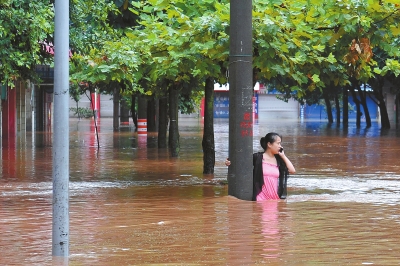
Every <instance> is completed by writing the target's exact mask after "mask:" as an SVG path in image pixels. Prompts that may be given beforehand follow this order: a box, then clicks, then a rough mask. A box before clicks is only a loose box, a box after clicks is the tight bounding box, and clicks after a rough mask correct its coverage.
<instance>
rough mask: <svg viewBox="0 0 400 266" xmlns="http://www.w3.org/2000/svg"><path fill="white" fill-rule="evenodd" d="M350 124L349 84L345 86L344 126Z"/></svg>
mask: <svg viewBox="0 0 400 266" xmlns="http://www.w3.org/2000/svg"><path fill="white" fill-rule="evenodd" d="M348 124H349V94H348V86H344V87H343V127H347V125H348Z"/></svg>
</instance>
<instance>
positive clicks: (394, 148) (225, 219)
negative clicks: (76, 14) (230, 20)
mask: <svg viewBox="0 0 400 266" xmlns="http://www.w3.org/2000/svg"><path fill="white" fill-rule="evenodd" d="M215 122H216V125H215V132H216V134H215V136H216V153H217V154H216V157H217V162H216V168H215V174H214V175H208V176H204V175H203V174H202V151H201V138H202V132H201V130H202V124H201V122H199V121H197V120H193V119H187V120H185V119H182V120H181V121H180V123H181V126H180V130H181V132H180V135H181V156H180V158H171V157H170V156H169V153H168V151H166V150H158V149H157V148H156V146H157V145H156V144H157V143H156V137H155V136H154V135H152V134H149V136H148V138H147V139H146V138H145V140H143V139H141V138H139V139H138V138H137V135H136V134H134V133H132V132H131V131H130V129H129V128H125V129H124V130H122V131H121V132H119V133H113V132H112V121H111V120H107V119H102V120H101V121H100V123H99V136H100V138H99V144H100V149H98V148H97V140H96V138H95V134H94V124H93V123H92V122H91V121H90V120H82V121H77V120H71V124H70V131H71V132H70V142H71V146H70V154H71V156H70V169H71V170H70V175H71V182H70V257H69V259H68V262H67V263H66V264H69V265H264V264H269V265H344V264H348V265H398V264H400V255H398V254H400V246H399V245H398V243H399V242H400V229H399V223H400V208H399V204H400V165H399V163H398V154H400V136H399V134H398V133H396V130H389V131H385V132H384V131H381V130H380V129H379V125H377V124H375V125H374V126H373V127H372V128H370V129H361V130H357V129H355V128H352V127H351V126H350V127H349V128H348V129H347V130H343V129H341V128H336V127H328V126H327V125H326V124H325V123H318V122H313V123H311V122H307V123H306V122H304V123H298V122H281V123H280V124H279V125H276V124H272V123H270V122H268V121H265V122H262V123H261V122H260V123H259V124H256V125H255V127H254V132H255V135H256V136H255V138H254V150H255V151H257V150H259V144H258V140H259V138H260V136H262V135H264V134H265V133H266V132H268V131H277V132H280V133H281V134H282V135H283V146H284V147H285V151H286V154H287V155H288V156H289V157H290V159H291V160H292V162H293V163H294V164H295V166H296V170H297V174H296V175H293V176H291V177H290V179H289V197H288V199H287V200H286V201H279V202H264V203H256V202H246V201H240V200H238V199H235V198H233V197H230V196H228V195H227V186H226V185H224V183H223V181H224V180H225V179H226V175H227V168H226V167H225V166H224V165H223V161H224V158H225V157H226V156H227V151H228V146H227V144H228V125H227V121H226V120H216V121H215ZM146 147H147V148H146ZM1 155H2V157H1V158H2V160H1V167H2V168H1V173H0V177H1V178H0V231H1V234H0V254H1V256H0V265H59V264H60V261H58V260H55V259H54V258H52V257H51V232H52V229H51V220H52V219H51V193H52V183H51V176H52V172H51V171H52V169H51V162H52V159H51V156H52V151H51V134H49V133H37V134H33V135H30V134H27V135H26V136H19V137H18V138H17V139H16V140H15V142H13V143H12V145H9V144H7V145H5V143H4V141H3V145H2V154H1Z"/></svg>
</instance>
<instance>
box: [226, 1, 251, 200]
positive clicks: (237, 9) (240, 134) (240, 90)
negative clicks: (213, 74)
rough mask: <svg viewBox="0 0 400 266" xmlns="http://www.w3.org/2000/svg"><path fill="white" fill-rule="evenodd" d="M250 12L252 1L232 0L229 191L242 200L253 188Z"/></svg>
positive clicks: (246, 198) (247, 196)
mask: <svg viewBox="0 0 400 266" xmlns="http://www.w3.org/2000/svg"><path fill="white" fill-rule="evenodd" d="M251 12H252V1H251V0H231V7H230V17H231V22H230V23H231V24H230V55H229V159H230V161H231V165H230V166H229V169H228V194H229V195H232V196H235V197H237V198H239V199H243V200H251V199H252V191H253V178H252V176H253V161H252V160H253V157H252V154H253V74H252V73H253V66H252V62H253V56H252V13H251Z"/></svg>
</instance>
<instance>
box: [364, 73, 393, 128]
mask: <svg viewBox="0 0 400 266" xmlns="http://www.w3.org/2000/svg"><path fill="white" fill-rule="evenodd" d="M384 82H385V81H384V77H375V78H374V79H372V80H370V82H368V83H369V84H370V85H371V87H372V89H373V92H374V96H375V98H376V99H377V100H378V106H379V110H380V115H381V127H382V128H384V129H390V121H389V114H388V111H387V108H386V103H385V97H384V96H383V85H384Z"/></svg>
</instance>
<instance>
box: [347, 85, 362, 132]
mask: <svg viewBox="0 0 400 266" xmlns="http://www.w3.org/2000/svg"><path fill="white" fill-rule="evenodd" d="M354 86H355V85H354V84H352V86H350V92H351V95H352V96H353V102H354V103H355V104H356V111H357V115H356V117H357V118H356V126H357V128H360V127H361V116H362V113H361V108H360V100H359V99H358V98H357V94H356V92H355V90H354Z"/></svg>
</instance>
